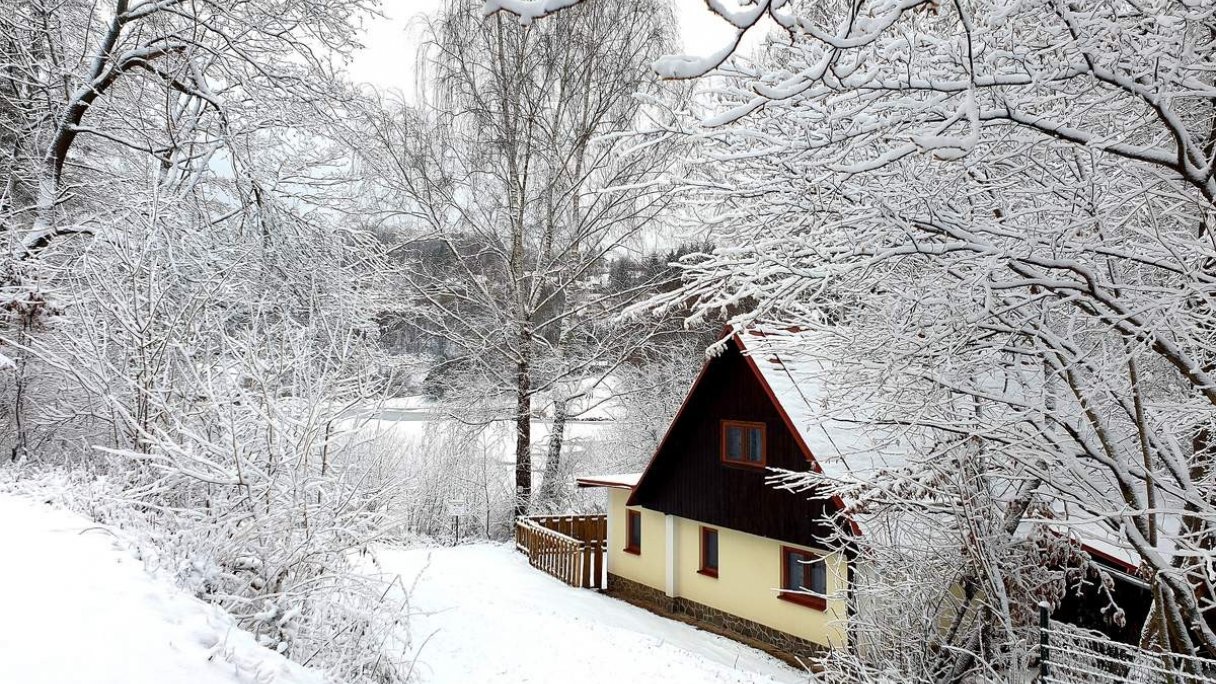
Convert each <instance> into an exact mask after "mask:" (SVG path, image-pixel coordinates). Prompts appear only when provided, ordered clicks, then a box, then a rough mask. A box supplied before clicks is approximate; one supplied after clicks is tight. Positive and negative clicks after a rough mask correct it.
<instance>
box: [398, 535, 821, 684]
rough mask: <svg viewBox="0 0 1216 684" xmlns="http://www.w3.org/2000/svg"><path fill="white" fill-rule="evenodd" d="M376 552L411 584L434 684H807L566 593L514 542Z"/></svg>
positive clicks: (715, 641) (418, 640)
mask: <svg viewBox="0 0 1216 684" xmlns="http://www.w3.org/2000/svg"><path fill="white" fill-rule="evenodd" d="M375 556H376V561H377V563H378V565H379V569H380V570H381V571H383V572H386V573H389V574H390V575H392V574H397V575H400V576H401V579H402V584H404V585H405V586H407V587H409V586H410V585H411V584H414V588H413V590H412V592H411V594H410V613H411V615H410V628H411V634H412V635H413V637H414V644H415V645H416V647H419V648H420V650H419V652H418V653H417V658H418V666H417V669H416V672H417V673H419V674H421V676H422V679H423V681H425V682H428V683H436V684H448V683H451V684H466V683H467V682H566V681H576V682H579V684H595V683H597V682H604V683H605V684H607V683H612V684H618V683H619V682H662V683H663V684H678V683H680V682H690V683H691V682H697V683H703V682H739V683H742V682H756V683H761V684H763V683H771V682H801V681H806V675H805V674H803V673H800V672H798V671H797V670H795V669H793V668H791V667H789V666H788V665H786V664H784V663H782V662H780V661H778V660H777V659H775V658H773V657H771V656H769V655H767V654H765V653H763V652H761V651H758V650H755V649H752V648H749V647H747V646H744V645H743V644H740V643H738V642H735V641H731V640H730V639H726V638H724V637H720V636H717V635H715V634H710V633H709V632H704V631H701V630H698V629H696V628H694V627H691V626H689V625H686V624H684V623H681V622H676V621H673V620H668V619H666V618H663V617H659V616H658V615H655V614H653V613H650V612H648V611H645V610H642V609H641V608H637V607H635V606H631V605H629V604H627V603H624V602H622V601H618V600H616V599H613V598H609V597H608V596H604V595H602V594H599V593H596V592H594V591H592V590H590V589H574V588H572V587H568V586H566V585H564V584H562V583H561V582H559V581H557V580H556V579H554V578H552V577H550V576H548V575H546V574H544V573H543V572H541V571H539V570H536V569H534V568H532V567H530V566H529V565H528V562H527V559H526V558H525V557H524V556H523V555H522V554H520V553H517V552H516V551H515V550H514V549H513V548H512V547H510V546H504V545H494V544H477V545H467V546H458V547H445V548H425V549H406V550H401V549H385V548H379V549H377V550H376V553H375ZM415 578H417V582H416V584H415V583H414V580H415Z"/></svg>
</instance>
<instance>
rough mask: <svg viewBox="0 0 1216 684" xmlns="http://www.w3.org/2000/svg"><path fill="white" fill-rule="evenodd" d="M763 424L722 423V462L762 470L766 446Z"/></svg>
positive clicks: (726, 421)
mask: <svg viewBox="0 0 1216 684" xmlns="http://www.w3.org/2000/svg"><path fill="white" fill-rule="evenodd" d="M766 441H767V440H766V439H765V433H764V423H747V422H744V421H741V420H724V421H722V462H723V463H729V464H732V465H745V466H752V467H755V468H763V467H764V463H765V458H764V457H765V453H764V450H765V447H766V446H767V445H766Z"/></svg>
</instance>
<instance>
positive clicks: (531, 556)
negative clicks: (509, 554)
mask: <svg viewBox="0 0 1216 684" xmlns="http://www.w3.org/2000/svg"><path fill="white" fill-rule="evenodd" d="M607 545H608V518H607V517H606V516H603V515H538V516H529V517H527V518H520V519H519V520H517V521H516V522H515V548H517V549H519V550H520V551H522V552H524V553H526V554H527V555H528V562H529V563H531V564H532V567H534V568H538V569H540V570H543V571H545V572H547V573H549V574H550V575H553V576H554V577H556V578H557V579H559V580H561V581H563V582H565V583H566V584H569V585H570V586H572V587H580V588H588V589H603V588H604V558H605V554H604V552H605V550H606V549H607Z"/></svg>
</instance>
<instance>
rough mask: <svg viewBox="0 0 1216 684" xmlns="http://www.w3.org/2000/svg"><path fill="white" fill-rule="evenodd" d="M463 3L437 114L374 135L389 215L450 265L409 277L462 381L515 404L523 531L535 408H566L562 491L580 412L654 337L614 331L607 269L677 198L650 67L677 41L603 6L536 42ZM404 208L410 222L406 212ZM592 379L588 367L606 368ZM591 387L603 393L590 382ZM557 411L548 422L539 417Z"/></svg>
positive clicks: (639, 11)
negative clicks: (468, 375)
mask: <svg viewBox="0 0 1216 684" xmlns="http://www.w3.org/2000/svg"><path fill="white" fill-rule="evenodd" d="M479 8H480V3H477V2H473V1H471V0H452V1H451V2H448V3H446V4H445V6H444V9H443V11H442V13H441V15H440V17H439V18H438V19H437V20H436V21H435V22H434V23H433V25H432V26H431V30H432V41H431V44H430V49H429V50H428V52H427V55H426V58H427V61H428V63H429V64H430V66H431V68H432V69H433V74H432V83H433V86H434V91H433V93H432V98H433V100H432V102H430V103H429V104H428V105H427V106H425V107H424V108H422V109H420V110H418V111H414V112H407V113H395V114H393V113H390V114H388V115H385V116H381V117H379V118H377V119H376V120H375V121H374V126H375V130H376V137H377V139H378V140H379V141H380V143H381V144H380V149H381V150H383V153H384V154H385V155H386V158H384V159H378V160H375V162H374V163H375V165H376V167H378V168H381V169H387V170H389V171H390V173H388V174H385V175H384V176H383V177H382V178H381V182H382V183H383V184H384V187H385V188H386V189H387V190H388V191H389V192H390V193H391V194H390V195H388V196H389V197H391V198H393V201H394V202H395V205H393V209H394V210H397V211H405V212H406V213H408V214H409V215H410V218H411V219H412V220H413V225H412V229H413V230H414V231H419V230H421V231H422V232H424V233H425V234H426V235H427V236H428V237H429V238H430V240H431V242H430V243H428V244H430V245H432V246H435V247H437V248H438V249H439V251H440V252H442V253H443V254H444V255H445V258H444V260H443V262H442V263H443V264H444V267H443V268H426V267H422V268H418V269H416V270H415V271H414V272H413V273H411V274H409V275H407V279H408V281H409V283H410V286H411V289H412V290H413V292H415V293H416V294H417V296H419V297H420V298H421V299H422V300H424V301H425V303H426V305H427V308H428V311H429V316H428V318H427V319H426V324H425V325H426V327H427V329H428V330H429V331H430V332H431V333H432V334H434V335H437V336H439V337H440V338H442V339H443V340H445V341H446V343H447V344H448V345H450V347H451V348H452V349H453V350H455V355H454V356H455V358H454V359H453V363H454V364H459V365H462V366H464V367H465V368H466V369H471V370H473V371H474V372H475V373H477V374H480V375H483V376H485V377H487V378H489V379H491V382H492V385H493V386H496V387H499V388H503V389H508V388H509V389H510V391H511V392H512V393H513V394H514V408H513V410H512V420H513V421H514V423H515V426H516V444H515V482H516V494H517V502H516V507H515V512H516V514H517V515H520V514H523V513H525V512H526V511H527V510H528V506H529V502H530V501H531V499H532V480H533V467H532V453H531V450H532V441H533V438H532V421H533V417H534V406H533V402H534V399H535V397H536V396H538V395H541V394H548V395H549V396H550V397H551V399H552V412H553V416H554V426H553V431H552V434H551V437H550V440H549V450H548V451H549V458H548V460H549V463H550V464H551V465H552V467H553V468H554V469H555V470H553V471H551V472H550V473H549V479H550V481H551V482H552V481H555V478H556V477H557V476H558V475H559V472H558V471H557V470H556V469H557V468H558V467H559V464H560V461H559V458H560V454H561V444H562V432H563V424H564V421H565V419H566V416H567V414H568V410H567V402H568V401H569V400H570V399H571V398H572V397H573V396H574V395H579V394H581V393H582V392H583V391H585V389H586V384H585V383H582V382H578V381H580V380H582V379H583V378H584V377H585V376H586V375H587V374H588V373H589V372H590V373H591V374H592V375H593V376H594V377H595V378H599V379H600V380H602V379H603V378H604V377H605V376H607V375H608V374H609V373H610V372H611V369H612V368H613V367H615V366H617V365H619V364H620V363H623V362H624V361H625V360H627V359H628V358H629V357H630V355H631V354H633V353H634V350H635V349H636V348H637V347H638V346H640V345H643V344H645V343H646V341H647V340H648V339H649V337H650V335H651V330H650V329H649V327H648V326H639V325H631V326H612V325H604V324H602V322H603V321H604V320H605V318H606V317H608V316H610V315H611V313H612V308H613V307H617V306H618V305H619V303H620V296H619V294H615V293H614V294H607V293H604V292H602V290H601V289H599V287H598V285H597V282H598V281H600V280H602V271H604V269H606V267H607V260H608V257H609V256H611V255H612V254H614V253H618V252H621V251H622V250H625V249H628V248H630V247H631V246H632V243H633V241H634V238H635V237H636V236H637V234H638V233H639V232H640V231H642V230H644V229H647V228H648V227H652V226H653V225H655V222H656V221H657V220H658V218H659V217H660V216H661V214H662V212H663V211H664V210H665V209H666V208H667V206H668V205H669V203H670V201H671V198H672V194H671V191H672V184H671V183H670V182H668V179H667V177H666V173H667V172H668V171H669V170H670V169H671V168H672V167H673V164H674V162H673V154H672V151H671V146H670V141H669V136H667V135H666V134H665V133H663V130H662V128H660V127H658V126H656V125H655V123H654V121H655V118H656V117H664V116H667V115H668V113H667V110H666V108H665V107H664V106H662V105H661V104H660V100H659V95H660V88H659V86H658V84H657V79H656V78H655V77H654V76H653V74H652V73H651V72H650V71H649V70H648V69H647V68H646V65H647V64H649V63H650V62H651V61H652V60H653V59H655V58H656V57H657V56H659V55H660V54H662V52H663V51H664V50H666V49H668V48H669V46H670V44H671V42H672V35H673V34H672V17H671V14H670V11H669V10H668V9H667V8H666V6H665V5H664V4H663V3H661V2H657V1H653V2H652V1H649V0H648V1H646V2H640V3H605V4H600V5H597V6H592V5H589V6H587V7H585V8H579V9H578V10H576V11H573V12H571V13H569V14H568V15H565V16H563V17H561V18H559V19H558V20H557V21H555V22H552V23H547V24H544V25H538V26H531V27H525V26H520V25H519V24H517V23H516V22H513V21H510V20H508V19H506V18H503V17H496V18H491V19H489V20H484V19H483V18H482V16H481V13H480V9H479ZM401 207H405V209H401ZM593 360H594V361H595V362H596V363H595V366H594V367H589V364H591V363H592V361H593ZM592 384H595V383H594V382H593V383H592ZM540 408H544V407H540Z"/></svg>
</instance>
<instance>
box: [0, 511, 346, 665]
mask: <svg viewBox="0 0 1216 684" xmlns="http://www.w3.org/2000/svg"><path fill="white" fill-rule="evenodd" d="M0 558H2V559H3V562H2V563H0V610H2V611H3V614H2V615H0V681H3V682H12V683H13V684H179V683H181V684H187V683H188V684H238V683H239V684H321V682H322V681H323V680H322V678H321V676H320V675H319V674H317V673H314V672H310V671H306V670H305V669H303V668H301V667H299V666H297V665H295V664H294V663H291V662H289V661H288V660H287V659H285V658H283V657H282V656H280V655H279V654H277V653H274V652H272V651H270V650H268V649H265V648H263V647H261V646H259V645H258V644H257V643H256V642H255V641H254V639H253V637H252V636H251V635H250V634H249V633H247V632H244V631H241V630H240V629H238V628H236V627H235V626H233V623H232V619H231V617H230V616H228V615H227V614H226V613H224V612H223V611H221V610H220V609H218V608H216V607H215V606H212V605H209V604H206V603H203V602H202V601H199V600H198V599H195V598H194V597H192V596H189V595H187V594H184V593H182V592H181V591H179V590H177V589H176V588H174V587H172V586H170V585H169V584H168V583H166V582H164V581H161V580H158V579H156V578H154V577H152V576H150V575H149V574H148V573H147V572H146V571H145V570H144V568H143V564H142V563H141V562H140V561H138V560H136V559H135V558H134V557H132V556H131V555H130V554H129V553H127V552H125V551H123V550H122V549H121V548H119V547H118V545H117V544H116V543H115V538H114V537H113V536H112V535H111V533H110V532H109V531H107V530H106V529H105V528H103V527H99V526H97V525H94V524H92V523H91V522H89V521H88V520H86V519H84V518H81V517H79V516H76V515H73V514H71V513H67V512H64V511H61V510H57V509H54V508H51V507H50V506H47V505H45V504H41V503H38V502H36V501H32V500H28V499H24V498H19V497H15V496H12V495H8V494H0Z"/></svg>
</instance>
